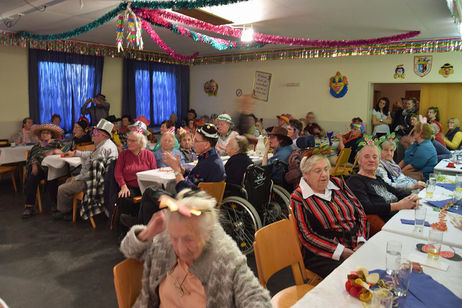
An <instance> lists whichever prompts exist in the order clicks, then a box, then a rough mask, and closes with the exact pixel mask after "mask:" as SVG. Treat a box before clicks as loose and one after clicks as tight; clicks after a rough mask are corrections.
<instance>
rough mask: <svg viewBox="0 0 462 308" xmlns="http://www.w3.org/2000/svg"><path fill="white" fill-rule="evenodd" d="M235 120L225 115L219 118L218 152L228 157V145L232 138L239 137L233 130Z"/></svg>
mask: <svg viewBox="0 0 462 308" xmlns="http://www.w3.org/2000/svg"><path fill="white" fill-rule="evenodd" d="M232 125H233V120H232V119H231V116H230V115H229V114H226V113H223V114H220V115H219V116H218V117H217V128H218V142H217V146H216V150H217V152H218V154H220V155H226V145H227V144H228V142H229V140H230V139H231V138H234V137H236V136H237V135H238V133H237V132H236V131H233V130H232V129H231V126H232Z"/></svg>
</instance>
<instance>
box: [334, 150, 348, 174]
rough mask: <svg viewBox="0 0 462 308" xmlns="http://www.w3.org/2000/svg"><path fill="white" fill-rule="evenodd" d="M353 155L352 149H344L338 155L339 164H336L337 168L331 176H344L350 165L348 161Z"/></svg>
mask: <svg viewBox="0 0 462 308" xmlns="http://www.w3.org/2000/svg"><path fill="white" fill-rule="evenodd" d="M350 155H351V149H350V148H343V150H341V151H340V154H339V155H338V158H337V162H336V164H335V167H334V168H332V170H331V172H330V174H331V175H332V176H338V175H343V174H344V172H345V170H346V168H347V164H348V159H349V158H350Z"/></svg>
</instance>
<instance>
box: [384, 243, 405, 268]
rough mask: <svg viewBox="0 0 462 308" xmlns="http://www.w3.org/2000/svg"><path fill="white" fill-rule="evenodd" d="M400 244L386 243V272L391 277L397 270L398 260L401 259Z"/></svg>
mask: <svg viewBox="0 0 462 308" xmlns="http://www.w3.org/2000/svg"><path fill="white" fill-rule="evenodd" d="M402 246H403V245H402V244H401V242H399V241H395V240H392V241H388V242H387V254H386V260H385V261H386V271H387V274H388V275H391V274H392V273H393V271H395V270H397V269H398V263H397V262H398V260H399V259H400V258H401V249H402Z"/></svg>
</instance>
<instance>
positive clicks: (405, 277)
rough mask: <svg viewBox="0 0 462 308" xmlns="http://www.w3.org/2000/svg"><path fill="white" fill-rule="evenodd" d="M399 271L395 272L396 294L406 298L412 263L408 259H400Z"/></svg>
mask: <svg viewBox="0 0 462 308" xmlns="http://www.w3.org/2000/svg"><path fill="white" fill-rule="evenodd" d="M397 262H398V264H399V265H398V270H396V271H394V272H393V283H394V285H395V288H394V293H395V295H396V296H406V295H407V290H408V288H409V281H410V278H411V276H410V275H411V272H412V263H411V261H409V260H407V259H400V260H399V261H397Z"/></svg>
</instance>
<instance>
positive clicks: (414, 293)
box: [372, 270, 462, 308]
mask: <svg viewBox="0 0 462 308" xmlns="http://www.w3.org/2000/svg"><path fill="white" fill-rule="evenodd" d="M372 272H373V273H378V274H379V275H380V278H381V279H385V280H387V281H389V280H391V277H390V276H387V275H386V273H385V271H383V270H374V271H372ZM410 275H411V277H410V283H409V289H408V292H407V296H406V297H401V298H400V299H399V302H400V305H399V307H402V306H405V307H406V308H421V307H438V308H443V307H444V308H445V307H448V308H449V307H462V299H460V298H458V297H457V296H456V295H454V293H452V292H451V290H449V289H448V288H446V287H445V286H443V285H442V284H440V283H439V282H437V281H435V280H434V279H433V278H432V277H431V276H429V275H427V274H425V273H420V274H419V273H416V272H412V273H411V274H410Z"/></svg>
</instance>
